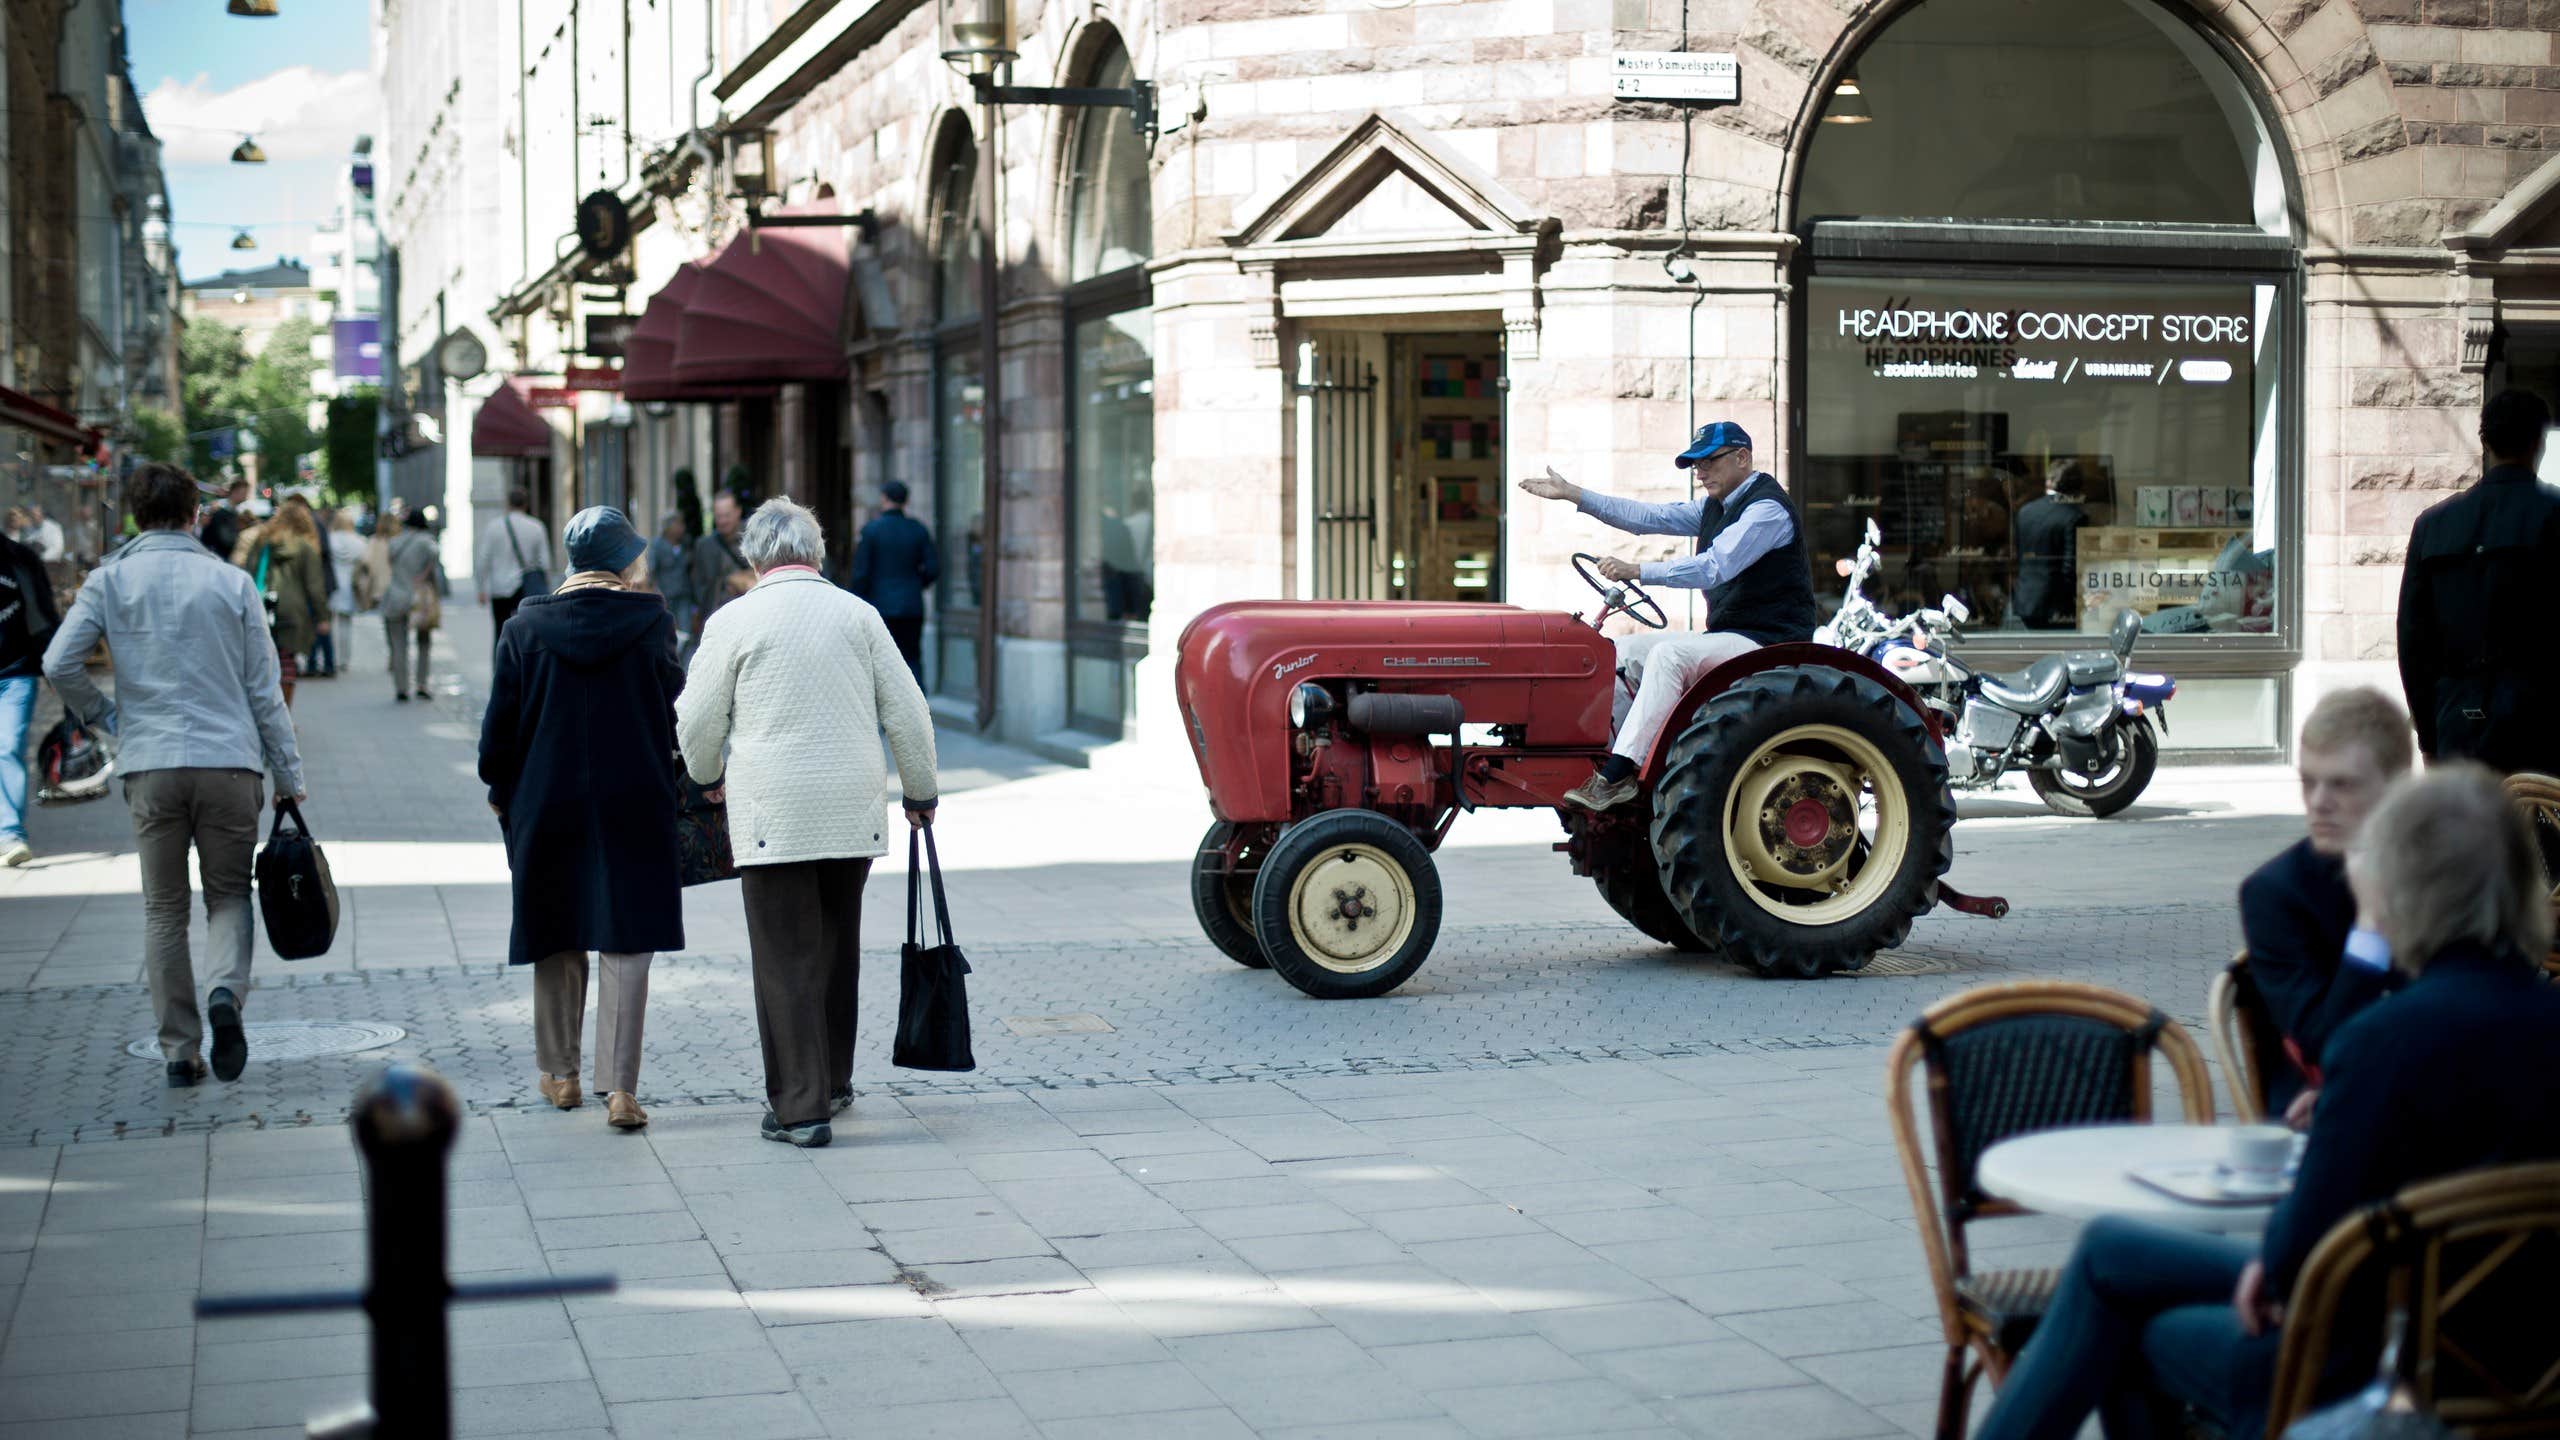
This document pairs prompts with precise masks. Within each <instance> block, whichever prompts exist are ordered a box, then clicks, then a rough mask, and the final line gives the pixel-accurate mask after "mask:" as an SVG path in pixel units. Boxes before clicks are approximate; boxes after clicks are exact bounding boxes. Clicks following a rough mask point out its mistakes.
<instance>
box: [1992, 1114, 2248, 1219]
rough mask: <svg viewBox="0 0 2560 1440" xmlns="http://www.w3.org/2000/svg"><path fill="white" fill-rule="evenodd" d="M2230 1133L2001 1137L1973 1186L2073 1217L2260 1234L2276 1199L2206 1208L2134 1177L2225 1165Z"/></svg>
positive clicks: (2135, 1130) (2173, 1130) (2125, 1128)
mask: <svg viewBox="0 0 2560 1440" xmlns="http://www.w3.org/2000/svg"><path fill="white" fill-rule="evenodd" d="M2230 1133H2231V1132H2230V1131H2228V1130H2226V1129H2223V1128H2221V1127H2218V1126H2212V1125H2087V1126H2081V1127H2078V1128H2075V1129H2069V1130H2045V1131H2040V1132H2038V1133H2036V1134H2033V1135H2021V1136H2018V1137H2017V1138H2016V1139H2013V1140H2003V1141H2001V1142H2000V1143H1999V1144H1997V1145H1994V1146H1992V1147H1991V1148H1990V1149H1988V1150H1985V1151H1984V1152H1982V1159H1981V1161H1980V1162H1979V1163H1978V1164H1977V1165H1976V1166H1975V1168H1974V1181H1975V1183H1976V1184H1978V1185H1980V1186H1981V1187H1982V1189H1983V1191H1984V1192H1985V1193H1987V1194H1991V1195H1997V1196H1999V1197H2000V1198H2001V1199H2003V1200H2009V1201H2014V1202H2016V1203H2017V1204H2019V1205H2021V1206H2024V1207H2025V1208H2027V1209H2029V1210H2034V1211H2037V1212H2039V1213H2041V1214H2046V1215H2061V1216H2065V1217H2067V1218H2070V1219H2073V1220H2095V1219H2097V1218H2098V1217H2099V1216H2101V1215H2123V1216H2128V1217H2130V1218H2132V1219H2136V1220H2149V1221H2153V1222H2155V1223H2158V1224H2162V1225H2174V1226H2178V1227H2180V1228H2181V1229H2187V1230H2203V1231H2208V1232H2212V1233H2215V1234H2222V1235H2255V1234H2257V1233H2258V1232H2260V1231H2262V1230H2264V1229H2266V1228H2267V1217H2268V1216H2269V1215H2271V1214H2273V1213H2274V1211H2275V1198H2279V1197H2271V1198H2269V1199H2267V1200H2265V1201H2261V1202H2255V1203H2250V1204H2230V1205H2206V1204H2201V1203H2199V1202H2197V1201H2193V1200H2181V1199H2179V1198H2178V1197H2176V1196H2174V1195H2169V1194H2164V1193H2163V1192H2161V1191H2158V1190H2154V1189H2152V1188H2151V1187H2150V1186H2148V1185H2145V1184H2143V1183H2142V1182H2141V1181H2139V1180H2136V1179H2134V1178H2133V1176H2132V1175H2131V1174H2130V1173H2128V1172H2130V1171H2131V1170H2132V1169H2133V1168H2135V1167H2137V1166H2147V1165H2156V1164H2163V1163H2172V1164H2174V1163H2181V1162H2206V1163H2210V1162H2212V1161H2216V1160H2220V1159H2221V1158H2223V1156H2224V1155H2226V1154H2228V1153H2229V1150H2230V1143H2231V1141H2230Z"/></svg>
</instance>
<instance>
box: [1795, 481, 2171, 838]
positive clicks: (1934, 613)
mask: <svg viewBox="0 0 2560 1440" xmlns="http://www.w3.org/2000/svg"><path fill="white" fill-rule="evenodd" d="M1883 541H1884V536H1883V533H1882V532H1881V531H1879V530H1878V529H1877V528H1876V523H1875V522H1874V521H1873V520H1870V521H1868V522H1867V531H1866V538H1865V539H1864V541H1863V542H1862V543H1860V545H1859V546H1858V554H1857V557H1856V558H1855V559H1854V560H1843V561H1841V562H1840V563H1839V567H1838V568H1839V573H1840V575H1841V576H1842V577H1843V578H1845V579H1846V580H1847V581H1848V582H1849V585H1848V590H1847V592H1846V593H1845V594H1843V595H1842V597H1841V600H1840V611H1839V613H1838V614H1836V615H1834V616H1833V617H1832V618H1831V623H1830V624H1828V625H1825V626H1823V627H1822V628H1821V629H1820V630H1818V631H1816V632H1815V633H1814V639H1815V640H1817V641H1819V642H1821V643H1823V644H1826V645H1838V646H1840V647H1842V648H1844V649H1849V650H1855V651H1857V652H1858V653H1859V654H1861V655H1865V656H1866V657H1867V658H1869V659H1871V660H1874V661H1875V662H1876V663H1878V664H1880V665H1882V666H1884V667H1885V668H1886V669H1887V670H1889V671H1892V672H1893V673H1894V674H1895V675H1897V676H1899V677H1900V678H1901V679H1902V681H1903V683H1905V684H1907V685H1909V686H1910V687H1911V688H1912V689H1913V690H1915V691H1917V692H1918V693H1919V695H1920V698H1921V701H1922V703H1924V704H1926V705H1927V706H1929V707H1930V709H1932V710H1934V711H1936V712H1937V714H1938V716H1939V718H1940V722H1941V724H1940V728H1941V729H1942V730H1943V732H1944V734H1945V736H1946V752H1947V777H1948V780H1949V782H1950V783H1951V784H1953V785H1954V787H1955V788H1956V789H1959V790H1983V789H1988V788H1990V787H1991V786H1992V785H1994V784H1996V783H1998V781H1999V780H2000V778H2001V777H2002V776H2004V775H2008V774H2011V773H2018V772H2022V773H2024V774H2025V775H2026V777H2027V784H2028V785H2030V786H2031V787H2033V788H2034V790H2035V792H2036V795H2037V797H2038V798H2040V799H2042V800H2043V801H2044V803H2045V806H2046V808H2048V809H2050V810H2052V811H2053V812H2054V813H2055V814H2057V815H2075V816H2107V815H2113V814H2116V813H2118V812H2119V811H2122V810H2123V809H2124V808H2125V807H2126V806H2128V805H2131V804H2132V803H2133V802H2134V801H2135V800H2136V799H2137V798H2139V797H2140V796H2141V794H2142V792H2143V790H2144V788H2145V787H2147V786H2148V785H2150V783H2151V774H2152V771H2153V770H2154V769H2156V768H2157V767H2158V765H2159V763H2160V742H2159V739H2158V737H2157V736H2156V735H2155V734H2154V733H2153V731H2152V726H2153V724H2155V723H2156V724H2157V725H2158V726H2159V727H2160V733H2163V734H2165V733H2167V731H2168V728H2169V717H2168V703H2169V698H2170V697H2171V696H2173V695H2175V694H2177V693H2178V685H2177V682H2176V681H2174V680H2172V679H2170V678H2169V677H2168V676H2166V675H2154V674H2141V673H2136V672H2134V671H2132V670H2130V669H2128V668H2127V666H2128V663H2129V662H2130V661H2131V660H2132V658H2133V647H2134V643H2135V642H2136V641H2138V640H2139V639H2141V638H2142V617H2141V616H2140V615H2137V614H2135V613H2134V612H2133V611H2130V610H2127V611H2125V612H2123V613H2122V614H2119V615H2118V616H2117V617H2116V620H2115V624H2114V626H2113V627H2112V628H2111V630H2110V631H2109V634H2108V637H2107V638H2108V648H2106V649H2104V650H2079V651H2071V652H2067V653H2065V654H2061V655H2048V656H2046V657H2044V658H2043V659H2041V660H2038V661H2036V662H2035V663H2034V664H2031V665H2029V666H2027V667H2026V668H2025V669H2023V670H2017V671H2012V672H2009V673H2007V674H1986V673H1984V672H1982V671H1978V670H1975V669H1974V668H1973V667H1971V666H1969V665H1967V664H1965V663H1964V662H1963V661H1961V660H1959V659H1957V658H1956V657H1955V656H1954V655H1953V654H1951V653H1950V651H1949V647H1950V646H1951V645H1955V644H1961V643H1962V642H1963V640H1964V632H1963V631H1962V630H1961V629H1960V628H1959V627H1960V626H1961V625H1962V624H1963V623H1964V622H1965V621H1966V620H1968V619H1970V618H1972V617H1971V613H1970V612H1969V611H1968V610H1967V609H1966V608H1965V605H1964V602H1963V601H1961V600H1958V599H1957V598H1956V597H1955V596H1953V595H1947V596H1943V597H1941V598H1940V600H1939V602H1938V604H1937V606H1936V607H1935V608H1933V609H1929V608H1924V609H1920V610H1916V611H1913V612H1912V613H1911V614H1908V615H1905V616H1902V617H1901V618H1899V619H1895V618H1892V617H1889V616H1887V615H1886V614H1885V613H1884V612H1883V611H1881V610H1879V609H1877V608H1876V606H1875V604H1874V603H1873V602H1872V601H1870V600H1868V599H1867V597H1866V593H1865V588H1864V587H1865V584H1866V580H1867V577H1868V576H1870V575H1872V574H1874V573H1875V568H1876V551H1877V547H1878V546H1879V545H1881V544H1882V543H1883Z"/></svg>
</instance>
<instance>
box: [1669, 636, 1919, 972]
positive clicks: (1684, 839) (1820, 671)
mask: <svg viewBox="0 0 2560 1440" xmlns="http://www.w3.org/2000/svg"><path fill="white" fill-rule="evenodd" d="M1808 705H1814V706H1818V707H1820V708H1821V709H1823V710H1825V711H1828V712H1832V713H1828V714H1826V715H1824V716H1822V717H1821V718H1822V719H1823V720H1825V721H1827V722H1830V723H1844V724H1845V723H1853V722H1854V721H1855V720H1856V719H1857V718H1858V717H1859V716H1861V715H1862V716H1864V717H1865V718H1867V719H1869V720H1871V721H1875V722H1880V723H1879V724H1875V725H1871V726H1869V727H1868V728H1869V729H1870V730H1871V731H1872V732H1878V733H1871V734H1870V736H1869V738H1870V739H1874V740H1876V741H1877V742H1878V748H1880V749H1882V750H1884V752H1885V753H1886V755H1887V756H1888V757H1891V756H1893V753H1894V751H1895V750H1896V749H1897V748H1899V749H1902V750H1904V751H1905V752H1906V753H1912V754H1917V755H1918V756H1919V758H1920V761H1921V767H1922V770H1923V773H1924V774H1925V775H1926V777H1927V782H1928V783H1925V784H1923V785H1922V786H1920V787H1917V788H1918V790H1919V791H1920V793H1916V794H1913V795H1911V797H1910V799H1911V805H1912V817H1911V818H1912V829H1913V831H1914V832H1915V833H1914V836H1913V840H1914V846H1915V849H1916V851H1917V853H1918V854H1919V855H1920V857H1921V863H1920V866H1919V868H1918V870H1917V872H1916V873H1914V872H1912V871H1910V870H1909V869H1908V868H1906V872H1905V874H1904V876H1903V879H1902V883H1901V884H1899V885H1898V886H1897V887H1896V889H1895V893H1892V894H1889V895H1887V896H1886V897H1885V898H1884V899H1883V900H1881V901H1880V902H1878V903H1877V904H1876V905H1874V906H1871V907H1869V909H1868V910H1867V912H1866V913H1865V914H1863V915H1860V916H1857V917H1855V918H1854V919H1852V920H1848V921H1843V922H1840V923H1838V924H1836V925H1832V926H1826V927H1824V928H1823V930H1822V931H1820V932H1817V931H1815V930H1812V929H1809V928H1807V927H1802V926H1795V925H1789V924H1787V923H1786V922H1784V921H1779V920H1775V919H1772V918H1771V917H1769V916H1768V915H1766V914H1765V913H1763V912H1762V911H1760V909H1759V908H1758V907H1757V906H1756V905H1750V904H1748V903H1745V904H1742V905H1719V904H1717V903H1715V901H1714V898H1713V896H1714V891H1713V890H1712V889H1711V888H1710V885H1709V875H1710V873H1711V872H1710V869H1709V867H1714V868H1715V869H1716V870H1723V867H1724V866H1725V864H1726V861H1725V855H1724V833H1723V829H1724V797H1725V791H1726V790H1727V789H1728V788H1729V787H1730V785H1731V784H1732V783H1733V780H1732V777H1731V776H1730V775H1729V774H1727V773H1726V772H1727V771H1729V770H1730V769H1731V768H1733V767H1738V766H1740V765H1741V764H1742V763H1743V761H1744V760H1745V759H1747V758H1748V752H1749V751H1750V750H1753V749H1756V748H1757V747H1758V745H1759V743H1760V741H1761V739H1762V738H1765V736H1766V735H1767V734H1769V733H1773V732H1774V731H1777V730H1783V729H1785V728H1787V727H1789V726H1790V725H1793V724H1797V723H1801V721H1800V718H1799V716H1797V715H1790V714H1786V713H1785V712H1787V711H1789V710H1795V711H1799V712H1800V711H1802V710H1804V709H1805V708H1806V707H1807V706H1808ZM1844 706H1845V707H1846V708H1847V710H1848V711H1849V712H1850V713H1848V714H1845V715H1844V714H1841V713H1838V712H1839V711H1840V710H1841V709H1842V708H1843V707H1844ZM1772 715H1774V716H1776V717H1777V718H1776V720H1775V721H1774V722H1772V721H1768V720H1767V719H1766V717H1769V716H1772ZM1811 718H1813V717H1810V716H1806V717H1802V719H1811ZM1755 730H1756V731H1757V733H1756V734H1754V733H1750V732H1752V731H1755ZM1905 788H1906V790H1909V789H1913V788H1914V787H1911V786H1909V785H1908V784H1906V786H1905ZM1955 824H1956V803H1955V792H1954V790H1953V789H1952V788H1950V787H1949V785H1948V783H1947V760H1946V754H1945V752H1944V751H1942V750H1941V749H1939V748H1938V745H1937V742H1936V741H1935V740H1933V739H1931V738H1930V735H1929V727H1928V724H1927V722H1926V721H1924V720H1923V719H1922V718H1921V716H1920V714H1919V712H1917V711H1915V710H1913V709H1912V708H1911V707H1909V706H1907V705H1904V704H1903V703H1902V702H1901V701H1899V700H1897V699H1895V698H1894V696H1893V693H1892V692H1891V691H1889V690H1887V689H1885V688H1884V687H1883V686H1882V685H1879V684H1877V683H1876V682H1875V681H1873V680H1870V679H1868V678H1866V677H1864V676H1861V675H1856V674H1853V673H1851V672H1849V671H1846V670H1834V669H1831V668H1829V667H1827V666H1815V665H1791V666H1785V667H1782V668H1780V669H1776V670H1767V671H1763V672H1761V673H1760V674H1757V675H1753V676H1749V677H1747V678H1745V679H1743V680H1741V681H1739V682H1737V683H1736V684H1735V685H1734V686H1733V687H1732V688H1731V689H1728V690H1726V691H1724V692H1723V693H1722V694H1719V695H1717V696H1716V697H1714V698H1713V699H1711V700H1709V701H1708V702H1707V703H1706V704H1705V705H1703V706H1701V707H1699V710H1698V712H1697V714H1696V716H1695V717H1694V718H1693V719H1692V720H1691V721H1690V723H1689V726H1688V728H1687V729H1685V730H1683V731H1682V732H1681V733H1680V737H1679V739H1678V740H1676V741H1675V742H1673V744H1672V747H1671V758H1670V760H1669V762H1668V763H1667V764H1666V765H1665V766H1664V767H1663V774H1662V778H1661V780H1660V781H1659V782H1658V783H1657V784H1656V785H1655V787H1654V819H1653V851H1654V856H1655V858H1656V860H1657V861H1659V863H1660V864H1661V867H1662V872H1661V874H1662V883H1663V889H1664V891H1665V892H1666V894H1667V896H1668V897H1669V898H1670V903H1671V905H1672V907H1673V908H1674V909H1675V910H1676V911H1678V912H1679V913H1680V915H1681V916H1682V918H1683V919H1684V920H1686V921H1687V923H1688V924H1689V925H1690V926H1691V927H1692V928H1693V929H1694V930H1695V931H1696V932H1697V933H1698V934H1699V935H1700V936H1702V937H1704V938H1706V939H1707V940H1709V941H1711V942H1713V943H1714V944H1715V945H1716V946H1717V947H1718V948H1720V949H1722V950H1723V951H1724V952H1725V953H1726V954H1727V955H1728V956H1730V957H1731V958H1733V959H1735V960H1738V961H1740V962H1742V963H1743V964H1745V965H1748V966H1750V967H1751V968H1753V969H1755V970H1758V971H1759V972H1760V973H1761V974H1763V975H1768V976H1785V977H1792V978H1797V979H1812V978H1814V977H1816V976H1820V975H1824V974H1827V973H1829V972H1831V971H1834V970H1855V969H1859V968H1861V967H1863V966H1864V965H1865V964H1866V963H1867V962H1868V961H1869V960H1870V959H1872V958H1874V956H1875V954H1876V953H1877V952H1878V951H1883V950H1890V949H1893V948H1894V947H1896V946H1898V945H1900V944H1901V943H1902V942H1903V941H1904V940H1906V939H1908V938H1910V935H1911V922H1912V921H1914V920H1916V919H1918V918H1919V917H1920V916H1921V915H1923V914H1926V913H1927V912H1928V910H1929V909H1930V907H1931V906H1933V905H1935V904H1936V903H1937V890H1938V881H1939V879H1940V878H1941V877H1943V876H1944V875H1945V874H1946V873H1947V869H1948V867H1949V866H1951V865H1953V864H1954V863H1955ZM1933 830H1934V832H1935V843H1934V844H1932V843H1931V837H1930V832H1931V831H1933ZM1724 878H1725V879H1726V880H1727V881H1728V882H1729V881H1730V880H1731V875H1730V872H1726V873H1725V877H1724Z"/></svg>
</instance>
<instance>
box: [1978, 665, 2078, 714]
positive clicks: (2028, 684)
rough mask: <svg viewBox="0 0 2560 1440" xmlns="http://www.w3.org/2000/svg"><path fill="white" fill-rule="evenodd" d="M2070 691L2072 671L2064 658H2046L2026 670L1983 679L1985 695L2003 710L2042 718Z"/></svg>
mask: <svg viewBox="0 0 2560 1440" xmlns="http://www.w3.org/2000/svg"><path fill="white" fill-rule="evenodd" d="M2070 688H2071V672H2070V670H2069V669H2068V668H2067V667H2065V666H2064V665H2063V663H2062V657H2061V656H2058V655H2047V656H2046V657H2044V658H2043V659H2041V660H2039V661H2037V662H2036V663H2034V664H2033V665H2030V666H2028V667H2027V668H2026V669H2024V670H2012V671H2010V672H2009V673H2008V674H2006V675H1985V676H1983V677H1982V696H1983V698H1984V699H1986V700H1989V701H1990V702H1991V703H1992V704H1994V705H1997V706H1999V707H2000V708H2001V709H2003V710H2015V711H2017V712H2018V713H2019V714H2021V715H2041V714H2043V713H2044V712H2045V711H2047V710H2049V709H2051V708H2053V703H2054V702H2055V701H2057V700H2060V699H2061V698H2062V695H2063V692H2064V691H2066V690H2069V689H2070Z"/></svg>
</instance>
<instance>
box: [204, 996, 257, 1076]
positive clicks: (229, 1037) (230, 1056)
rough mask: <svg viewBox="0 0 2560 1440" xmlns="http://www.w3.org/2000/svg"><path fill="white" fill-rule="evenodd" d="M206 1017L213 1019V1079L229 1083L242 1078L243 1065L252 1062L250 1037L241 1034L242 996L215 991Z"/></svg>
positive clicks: (209, 1001) (206, 1010)
mask: <svg viewBox="0 0 2560 1440" xmlns="http://www.w3.org/2000/svg"><path fill="white" fill-rule="evenodd" d="M205 1018H207V1019H209V1020H211V1021H212V1022H213V1078H214V1079H216V1080H219V1081H221V1082H223V1083H224V1084H226V1085H227V1084H229V1083H231V1082H232V1081H234V1080H237V1079H239V1078H240V1071H241V1069H242V1067H244V1066H246V1065H247V1064H248V1063H249V1038H248V1037H247V1036H245V1035H243V1034H241V1033H240V999H239V997H238V996H236V995H233V994H232V993H231V992H230V991H228V990H216V991H214V992H213V994H212V995H211V996H210V997H209V1000H208V1003H207V1004H206V1005H205Z"/></svg>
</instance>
